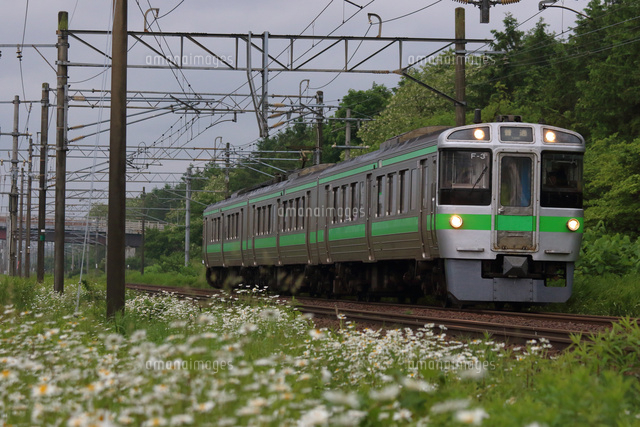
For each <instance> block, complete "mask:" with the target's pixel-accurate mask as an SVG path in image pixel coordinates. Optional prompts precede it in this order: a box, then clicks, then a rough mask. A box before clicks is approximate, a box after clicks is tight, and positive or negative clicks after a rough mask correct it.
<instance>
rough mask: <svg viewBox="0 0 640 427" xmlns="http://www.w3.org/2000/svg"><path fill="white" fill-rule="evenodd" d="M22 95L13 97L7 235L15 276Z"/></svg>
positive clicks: (11, 268)
mask: <svg viewBox="0 0 640 427" xmlns="http://www.w3.org/2000/svg"><path fill="white" fill-rule="evenodd" d="M19 114H20V97H19V96H17V95H16V97H15V98H14V99H13V151H12V154H11V192H10V193H9V224H7V237H8V239H9V242H8V243H9V244H8V246H9V268H8V270H9V275H10V276H15V275H16V273H17V270H16V261H17V252H18V251H17V244H16V243H17V242H16V237H17V235H16V234H17V232H18V135H19V126H20V125H19Z"/></svg>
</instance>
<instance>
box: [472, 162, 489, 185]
mask: <svg viewBox="0 0 640 427" xmlns="http://www.w3.org/2000/svg"><path fill="white" fill-rule="evenodd" d="M487 169H489V166H487V165H484V169H482V172H480V176H479V177H478V179H476V182H475V184H473V187H471V189H472V190H473V189H475V188H476V185H478V183H479V182H480V180H481V179H482V177H483V176H484V174H485V173H486V172H487Z"/></svg>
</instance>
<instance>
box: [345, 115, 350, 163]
mask: <svg viewBox="0 0 640 427" xmlns="http://www.w3.org/2000/svg"><path fill="white" fill-rule="evenodd" d="M350 118H351V108H347V125H346V131H345V135H344V145H346V146H347V147H348V146H350V145H351V120H349V119H350ZM350 158H351V150H350V149H348V148H347V149H346V150H344V159H345V160H349V159H350Z"/></svg>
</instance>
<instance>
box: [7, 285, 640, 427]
mask: <svg viewBox="0 0 640 427" xmlns="http://www.w3.org/2000/svg"><path fill="white" fill-rule="evenodd" d="M51 287H52V286H51V283H47V284H46V285H44V286H40V285H35V284H34V283H33V282H30V281H26V280H18V279H17V280H11V279H4V280H3V282H1V283H0V302H1V303H2V305H0V343H2V345H0V421H2V422H4V423H7V424H12V425H76V423H77V425H84V424H91V423H95V424H100V420H102V421H104V420H107V421H110V422H112V423H115V424H120V425H127V424H128V425H180V424H182V425H202V424H206V423H211V422H212V421H213V420H215V424H216V425H248V424H253V425H256V424H259V425H273V426H279V425H296V424H303V425H311V424H313V423H317V424H318V425H320V424H325V425H339V424H342V425H363V426H376V425H425V424H426V423H427V420H428V424H429V425H436V426H440V425H442V426H444V425H462V424H463V422H464V423H474V422H475V423H477V425H487V426H489V425H491V426H512V425H520V426H526V425H535V424H532V423H538V424H537V425H547V426H566V425H619V426H632V425H638V424H639V423H640V386H639V384H640V382H639V381H638V380H639V379H640V361H639V359H638V358H637V348H638V343H639V342H640V328H639V327H638V325H636V324H632V323H630V322H623V323H621V324H619V325H617V326H615V328H614V329H613V330H612V331H611V332H607V333H603V334H600V335H598V336H597V337H596V338H595V339H594V341H593V342H592V343H580V344H576V345H575V347H574V349H573V351H571V352H567V353H564V354H562V355H559V356H556V357H554V358H550V357H548V355H547V353H546V352H547V348H546V347H547V344H546V343H545V342H544V341H541V342H530V343H529V344H527V345H526V346H522V347H520V348H513V347H512V348H505V347H504V346H502V345H500V344H498V343H494V342H493V341H491V340H489V339H484V340H470V339H465V340H462V339H461V341H456V340H448V339H447V338H446V337H445V334H446V331H442V330H441V329H440V328H438V327H437V325H435V326H428V327H425V328H422V329H420V330H418V331H409V330H398V331H391V332H388V333H386V334H381V333H379V332H377V331H371V330H365V331H357V330H356V329H355V327H354V324H353V323H351V322H348V319H347V321H346V322H344V323H343V328H341V329H338V330H335V331H329V330H326V329H323V330H315V329H313V326H312V325H311V324H310V323H309V322H308V321H307V320H306V319H304V318H302V317H301V316H300V315H299V313H297V312H296V311H295V310H294V309H292V308H289V307H284V306H281V305H278V304H276V303H272V302H268V301H266V300H265V299H256V298H254V297H251V296H249V295H246V296H240V297H238V299H236V298H235V297H229V296H225V297H218V298H217V299H215V300H213V301H212V304H211V305H210V306H198V305H194V304H192V303H190V302H189V301H186V300H179V299H175V298H171V297H168V296H164V297H150V296H143V295H137V294H135V293H133V292H128V294H127V300H128V302H127V308H126V311H125V314H124V315H123V316H118V317H117V318H116V320H115V321H106V320H105V304H104V296H105V293H104V285H100V284H95V283H85V284H82V285H81V286H80V306H79V310H77V311H76V298H77V294H76V292H77V290H78V288H77V286H75V285H74V284H67V286H66V288H65V289H66V292H65V293H64V294H63V295H59V294H56V293H54V292H52V291H51ZM18 303H19V304H21V307H22V309H18V308H17V307H18ZM154 364H155V365H154ZM176 364H178V365H176ZM176 366H179V367H178V368H176Z"/></svg>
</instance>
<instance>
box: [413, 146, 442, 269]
mask: <svg viewBox="0 0 640 427" xmlns="http://www.w3.org/2000/svg"><path fill="white" fill-rule="evenodd" d="M419 170H420V184H418V185H417V188H416V189H415V190H414V189H412V190H411V191H412V192H414V197H416V196H417V197H419V200H420V222H419V227H418V228H419V231H420V239H421V243H422V254H423V255H422V256H423V258H431V252H432V248H434V246H435V242H436V241H437V240H436V237H435V233H436V226H435V222H436V216H435V167H430V165H429V160H428V159H425V160H423V161H421V162H420V169H419Z"/></svg>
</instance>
